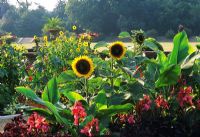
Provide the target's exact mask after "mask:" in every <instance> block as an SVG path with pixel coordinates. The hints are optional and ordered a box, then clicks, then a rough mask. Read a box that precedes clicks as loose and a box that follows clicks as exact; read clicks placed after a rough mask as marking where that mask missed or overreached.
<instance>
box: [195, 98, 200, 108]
mask: <svg viewBox="0 0 200 137" xmlns="http://www.w3.org/2000/svg"><path fill="white" fill-rule="evenodd" d="M196 108H197V109H198V110H200V99H199V100H197V102H196Z"/></svg>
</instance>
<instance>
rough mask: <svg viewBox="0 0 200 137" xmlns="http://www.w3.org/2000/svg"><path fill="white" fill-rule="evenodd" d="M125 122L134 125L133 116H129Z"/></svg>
mask: <svg viewBox="0 0 200 137" xmlns="http://www.w3.org/2000/svg"><path fill="white" fill-rule="evenodd" d="M127 121H128V123H129V124H134V123H135V119H134V116H133V115H129V116H128V120H127Z"/></svg>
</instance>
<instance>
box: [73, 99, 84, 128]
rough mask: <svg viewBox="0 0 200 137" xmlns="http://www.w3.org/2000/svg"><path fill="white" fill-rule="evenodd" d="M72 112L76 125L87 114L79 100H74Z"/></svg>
mask: <svg viewBox="0 0 200 137" xmlns="http://www.w3.org/2000/svg"><path fill="white" fill-rule="evenodd" d="M72 114H73V115H74V125H76V126H78V125H79V122H80V121H83V119H84V118H85V117H86V116H87V114H86V112H85V109H84V108H83V106H82V103H81V102H76V103H75V104H74V106H73V108H72Z"/></svg>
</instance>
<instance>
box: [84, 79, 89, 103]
mask: <svg viewBox="0 0 200 137" xmlns="http://www.w3.org/2000/svg"><path fill="white" fill-rule="evenodd" d="M84 86H85V96H86V100H87V103H88V104H89V96H88V79H87V78H85V83H84Z"/></svg>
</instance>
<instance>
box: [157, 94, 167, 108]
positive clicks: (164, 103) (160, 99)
mask: <svg viewBox="0 0 200 137" xmlns="http://www.w3.org/2000/svg"><path fill="white" fill-rule="evenodd" d="M154 102H155V104H156V107H157V108H164V109H169V104H168V102H167V101H166V100H165V99H164V97H163V96H162V95H159V96H158V97H157V98H156V100H155V101H154Z"/></svg>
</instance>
